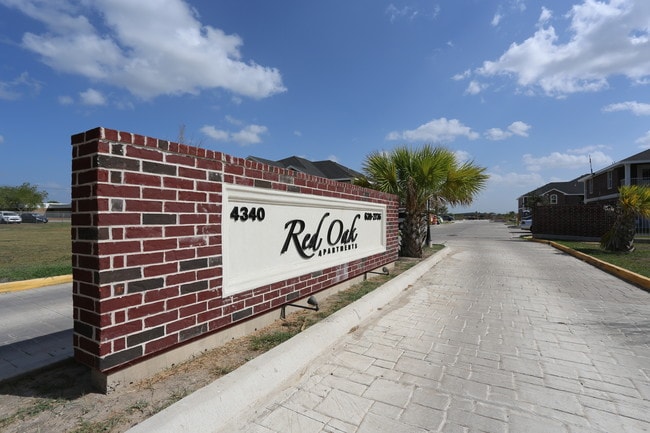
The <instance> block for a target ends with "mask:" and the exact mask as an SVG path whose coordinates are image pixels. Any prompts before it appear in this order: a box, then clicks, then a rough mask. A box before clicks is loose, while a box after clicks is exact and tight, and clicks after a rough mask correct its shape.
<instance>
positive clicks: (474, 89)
mask: <svg viewBox="0 0 650 433" xmlns="http://www.w3.org/2000/svg"><path fill="white" fill-rule="evenodd" d="M486 88H487V86H486V85H485V84H481V83H479V82H478V81H476V80H472V81H470V82H469V84H468V85H467V88H466V89H465V93H466V94H468V95H478V94H479V93H481V92H482V91H483V90H485V89H486Z"/></svg>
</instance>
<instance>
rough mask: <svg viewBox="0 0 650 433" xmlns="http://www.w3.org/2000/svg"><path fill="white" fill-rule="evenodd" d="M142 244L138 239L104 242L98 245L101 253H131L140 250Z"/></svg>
mask: <svg viewBox="0 0 650 433" xmlns="http://www.w3.org/2000/svg"><path fill="white" fill-rule="evenodd" d="M140 250H141V246H140V242H138V241H119V242H102V243H100V244H99V245H98V246H97V253H98V254H99V255H111V254H129V253H137V252H140Z"/></svg>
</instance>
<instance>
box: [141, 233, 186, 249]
mask: <svg viewBox="0 0 650 433" xmlns="http://www.w3.org/2000/svg"><path fill="white" fill-rule="evenodd" d="M160 237H162V234H161V236H160ZM177 247H178V241H177V240H176V239H152V240H144V241H143V242H142V251H158V250H171V249H175V248H177Z"/></svg>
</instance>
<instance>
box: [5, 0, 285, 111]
mask: <svg viewBox="0 0 650 433" xmlns="http://www.w3.org/2000/svg"><path fill="white" fill-rule="evenodd" d="M0 3H2V4H4V5H5V6H8V7H14V8H16V9H18V10H20V11H21V12H22V13H24V14H26V15H28V16H30V17H31V18H34V19H36V20H38V21H40V22H42V23H43V24H44V25H45V26H46V27H47V29H48V31H47V32H44V33H42V34H34V33H25V34H24V35H23V39H22V44H23V46H24V47H25V48H26V49H28V50H30V51H32V52H34V53H36V54H38V55H39V56H40V57H41V60H42V61H43V62H44V63H45V64H47V65H48V66H50V67H51V68H53V69H55V70H57V71H61V72H65V73H70V74H74V75H81V76H84V77H86V78H89V79H92V80H94V81H95V82H102V83H106V84H109V85H113V86H117V87H123V88H125V89H127V90H128V91H129V92H131V93H132V94H134V95H137V96H139V97H141V98H143V99H150V98H154V97H156V96H159V95H179V94H186V93H189V94H197V93H199V92H200V91H201V90H203V89H214V88H221V89H226V90H228V91H230V92H233V93H235V94H238V95H243V96H248V97H251V98H264V97H267V96H270V95H273V94H275V93H279V92H283V91H284V90H286V89H285V88H284V86H283V84H282V78H281V75H280V72H279V71H278V70H277V69H275V68H269V67H264V66H260V65H257V64H256V63H254V62H252V61H244V60H243V59H242V56H241V53H240V47H241V46H242V44H243V41H242V39H241V38H240V37H239V36H237V35H227V34H225V33H224V32H223V31H222V30H220V29H217V28H214V27H211V26H209V25H204V24H202V23H201V22H199V21H198V14H197V13H196V12H195V11H194V9H193V8H192V7H191V6H190V5H189V4H188V3H186V2H185V1H183V0H166V1H165V3H164V7H161V3H160V1H159V0H138V1H131V0H98V1H93V2H88V1H82V2H79V1H71V0H58V1H52V2H45V1H42V0H20V1H18V0H0ZM89 17H90V18H89ZM91 18H92V19H98V18H101V19H102V20H103V21H102V22H92V21H91ZM0 90H1V89H0Z"/></svg>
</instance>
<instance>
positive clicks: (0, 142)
mask: <svg viewBox="0 0 650 433" xmlns="http://www.w3.org/2000/svg"><path fill="white" fill-rule="evenodd" d="M4 142H5V138H4V137H3V136H2V135H0V144H2V143H4Z"/></svg>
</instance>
